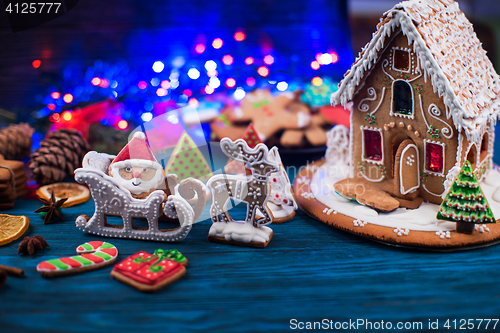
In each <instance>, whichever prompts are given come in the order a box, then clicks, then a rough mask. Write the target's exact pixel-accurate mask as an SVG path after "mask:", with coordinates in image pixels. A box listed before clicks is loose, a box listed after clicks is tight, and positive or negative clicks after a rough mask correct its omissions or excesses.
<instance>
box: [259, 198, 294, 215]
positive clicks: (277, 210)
mask: <svg viewBox="0 0 500 333" xmlns="http://www.w3.org/2000/svg"><path fill="white" fill-rule="evenodd" d="M267 208H268V209H269V210H270V211H271V213H272V214H273V217H274V218H275V219H281V218H283V217H287V216H290V215H292V214H293V212H294V211H295V208H294V207H293V206H283V205H280V206H278V205H276V204H275V203H273V202H271V201H268V202H267ZM256 216H257V217H258V218H261V217H262V214H260V212H259V211H257V212H256Z"/></svg>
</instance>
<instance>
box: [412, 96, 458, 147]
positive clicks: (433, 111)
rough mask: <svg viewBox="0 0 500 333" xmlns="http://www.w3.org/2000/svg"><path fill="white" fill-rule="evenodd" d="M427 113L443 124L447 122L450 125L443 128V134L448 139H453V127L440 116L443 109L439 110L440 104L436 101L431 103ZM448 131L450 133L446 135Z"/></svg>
mask: <svg viewBox="0 0 500 333" xmlns="http://www.w3.org/2000/svg"><path fill="white" fill-rule="evenodd" d="M420 107H422V106H420ZM427 113H428V114H429V115H430V116H431V117H432V118H434V119H436V120H438V121H440V122H442V123H443V124H445V125H446V126H447V127H448V128H446V127H444V128H441V133H442V134H443V136H444V137H445V138H446V139H451V137H452V136H453V128H452V127H451V126H450V125H449V124H448V123H446V122H445V121H444V120H442V119H441V118H439V117H440V116H441V110H439V108H438V106H437V105H436V104H434V103H432V104H430V105H429V107H428V108H427ZM426 123H427V122H426ZM446 133H449V135H446Z"/></svg>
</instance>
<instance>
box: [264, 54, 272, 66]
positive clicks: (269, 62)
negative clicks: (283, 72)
mask: <svg viewBox="0 0 500 333" xmlns="http://www.w3.org/2000/svg"><path fill="white" fill-rule="evenodd" d="M264 63H265V64H266V65H272V64H273V63H274V57H273V56H272V55H270V54H268V55H266V56H265V57H264Z"/></svg>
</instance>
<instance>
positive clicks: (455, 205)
mask: <svg viewBox="0 0 500 333" xmlns="http://www.w3.org/2000/svg"><path fill="white" fill-rule="evenodd" d="M437 219H438V220H446V221H452V222H457V232H461V233H472V231H473V230H474V223H495V222H496V220H495V217H494V216H493V212H492V211H491V209H490V206H489V205H488V201H487V200H486V198H485V196H484V193H483V191H482V190H481V188H480V187H479V181H478V180H477V179H476V177H475V176H474V173H473V172H472V167H471V165H470V163H469V161H465V164H464V166H463V167H462V170H460V173H459V174H458V175H457V176H456V177H455V179H454V180H453V183H452V185H451V187H450V189H449V191H448V193H447V194H446V197H445V198H444V200H443V203H442V204H441V206H440V207H439V211H438V214H437Z"/></svg>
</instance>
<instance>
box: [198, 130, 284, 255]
mask: <svg viewBox="0 0 500 333" xmlns="http://www.w3.org/2000/svg"><path fill="white" fill-rule="evenodd" d="M221 149H222V152H223V153H224V154H226V155H227V156H228V157H231V158H232V159H234V160H236V161H239V162H242V163H245V167H246V168H247V169H249V170H250V171H251V172H252V175H251V176H250V177H246V176H239V175H227V174H221V175H215V176H213V177H212V178H210V179H209V181H208V183H207V186H208V187H209V188H210V189H212V206H211V208H210V215H211V217H212V222H213V224H212V227H211V228H210V231H209V234H208V240H210V241H214V242H219V243H228V244H236V245H242V246H250V247H259V248H264V247H266V246H267V244H268V243H269V241H270V240H271V238H272V235H273V231H272V229H271V228H269V227H265V226H266V225H268V224H271V223H272V222H273V215H272V213H271V212H270V211H269V209H268V207H267V201H268V198H269V193H270V186H269V174H271V173H273V172H277V171H278V170H279V165H278V164H276V162H275V161H272V160H270V159H269V158H268V153H269V150H268V148H267V146H266V145H265V144H258V145H257V146H256V147H255V148H249V147H248V144H247V143H246V142H245V141H244V140H243V139H238V140H236V141H234V142H233V141H232V140H231V139H229V138H223V139H222V140H221ZM230 199H234V200H236V201H243V202H246V203H247V213H246V217H245V221H233V219H232V218H231V216H229V213H228V212H227V205H228V203H229V202H230ZM257 211H258V212H259V213H260V215H261V216H262V218H260V219H258V220H257V219H256V213H257Z"/></svg>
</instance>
